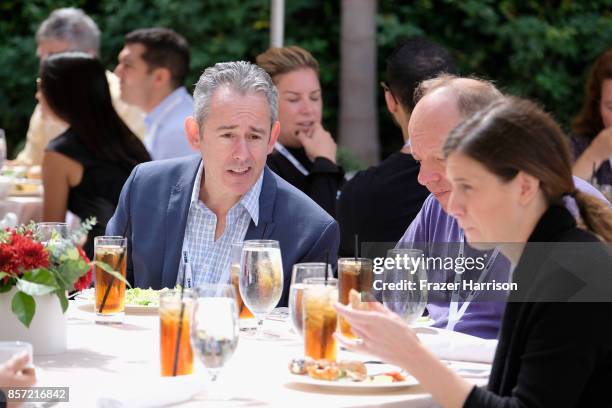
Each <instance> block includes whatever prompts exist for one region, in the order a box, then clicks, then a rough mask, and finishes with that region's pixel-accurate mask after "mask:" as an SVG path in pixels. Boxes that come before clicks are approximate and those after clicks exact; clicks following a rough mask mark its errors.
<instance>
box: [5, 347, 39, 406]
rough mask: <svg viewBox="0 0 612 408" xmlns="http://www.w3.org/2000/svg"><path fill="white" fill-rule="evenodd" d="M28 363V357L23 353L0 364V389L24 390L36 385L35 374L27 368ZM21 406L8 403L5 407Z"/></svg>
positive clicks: (30, 368)
mask: <svg viewBox="0 0 612 408" xmlns="http://www.w3.org/2000/svg"><path fill="white" fill-rule="evenodd" d="M29 363H30V356H29V355H28V354H27V353H23V354H21V355H18V356H15V357H13V358H11V359H10V360H8V361H7V362H5V363H2V364H0V387H2V388H24V387H31V386H33V385H34V384H36V372H35V370H34V368H32V367H28V365H29ZM21 405H22V404H21V403H19V402H17V403H14V402H9V403H8V405H7V407H8V408H18V407H20V406H21Z"/></svg>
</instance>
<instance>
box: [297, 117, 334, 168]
mask: <svg viewBox="0 0 612 408" xmlns="http://www.w3.org/2000/svg"><path fill="white" fill-rule="evenodd" d="M297 137H298V139H299V140H300V143H302V146H304V151H305V152H306V156H308V158H309V159H310V161H314V160H315V159H316V158H317V157H325V158H326V159H328V160H330V161H331V162H333V163H336V150H337V146H336V142H334V139H333V138H332V137H331V134H330V133H329V132H328V131H326V130H325V129H323V126H321V124H320V123H316V124H315V125H314V129H313V131H312V133H310V134H307V133H304V132H297Z"/></svg>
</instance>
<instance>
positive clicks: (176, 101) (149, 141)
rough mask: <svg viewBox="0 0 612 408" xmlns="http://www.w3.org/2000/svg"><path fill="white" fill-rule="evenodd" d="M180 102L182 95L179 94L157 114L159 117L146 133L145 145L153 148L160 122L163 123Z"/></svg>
mask: <svg viewBox="0 0 612 408" xmlns="http://www.w3.org/2000/svg"><path fill="white" fill-rule="evenodd" d="M180 102H181V98H180V95H178V94H177V95H176V97H175V98H174V99H173V100H171V101H170V102H169V103H168V105H166V107H165V108H164V109H163V110H162V111H161V112H160V113H159V115H158V116H157V119H156V120H155V121H154V122H153V123H152V124H151V127H149V130H148V131H147V133H146V135H145V145H146V146H147V148H149V149H151V148H152V147H153V138H154V137H155V135H156V133H157V128H159V124H160V123H161V121H162V120H163V119H164V117H165V116H166V115H168V113H170V111H171V110H172V109H174V108H175V107H176V106H177V105H178V104H179V103H180Z"/></svg>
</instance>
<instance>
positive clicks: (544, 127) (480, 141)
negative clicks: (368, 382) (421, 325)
mask: <svg viewBox="0 0 612 408" xmlns="http://www.w3.org/2000/svg"><path fill="white" fill-rule="evenodd" d="M444 150H445V154H446V157H447V172H448V176H449V180H450V181H451V183H452V193H451V197H450V201H449V203H448V208H449V211H450V212H451V214H452V215H453V216H455V217H456V218H457V220H458V222H459V224H460V226H461V227H462V228H463V230H464V231H465V236H466V238H467V240H468V242H469V243H470V244H471V245H474V246H476V247H479V248H491V247H492V246H495V245H497V246H498V247H499V248H500V250H501V252H502V253H503V254H504V255H505V256H506V257H508V259H509V260H510V262H511V263H512V265H513V268H514V270H513V273H512V282H513V283H516V285H517V289H516V290H513V291H511V292H510V295H509V299H508V303H507V306H506V311H505V314H504V318H503V323H502V328H501V332H500V337H499V343H498V346H497V350H496V353H495V358H494V362H493V368H492V370H491V375H490V378H489V385H488V388H487V389H483V388H478V387H475V386H473V385H471V384H470V383H469V382H468V381H466V380H465V379H463V378H461V377H459V376H458V375H457V374H456V373H455V372H454V371H452V370H451V369H449V368H448V367H447V366H446V365H445V364H444V363H442V362H441V361H440V360H438V359H437V358H436V357H435V356H434V355H433V354H432V353H431V352H430V351H429V350H428V349H427V348H426V347H425V346H423V345H422V344H421V343H420V342H419V340H418V339H417V337H416V335H415V333H414V331H413V330H411V329H410V328H409V327H408V326H407V325H406V324H405V323H404V322H403V321H402V320H401V318H400V317H399V316H397V315H394V314H393V313H391V312H390V311H388V310H387V309H385V308H384V307H382V306H381V305H378V304H373V305H372V306H371V309H372V310H371V311H355V310H352V309H350V308H347V307H344V306H342V305H337V306H336V307H337V309H338V311H339V313H340V314H342V315H343V316H345V317H346V318H347V319H348V320H349V322H350V323H351V325H352V327H353V330H354V331H355V332H356V334H357V335H358V336H360V337H361V338H362V339H363V341H362V342H359V343H357V342H351V341H347V340H343V339H342V338H340V341H341V342H342V343H343V344H345V345H346V346H347V347H349V348H352V349H356V350H359V351H364V352H366V353H368V354H373V355H378V356H380V358H382V359H383V360H387V361H389V362H391V363H393V364H397V365H399V366H401V367H403V368H405V369H406V370H408V371H409V372H410V373H411V374H412V375H414V376H415V377H416V378H417V379H418V380H419V381H420V383H421V384H422V385H423V386H424V388H425V389H427V390H428V391H429V392H431V393H432V395H433V397H434V399H435V400H437V402H438V403H439V404H440V405H442V406H444V407H460V406H465V407H575V406H584V407H592V406H602V404H605V402H606V401H608V400H609V392H610V391H609V388H610V384H612V328H611V327H610V316H611V315H612V282H611V280H612V274H611V273H610V271H612V258H611V252H610V248H609V246H608V245H607V244H605V243H603V242H601V241H599V239H598V236H599V238H601V239H603V240H604V241H605V242H609V241H610V240H612V211H611V210H610V209H609V208H607V207H606V206H605V205H604V204H602V203H600V202H598V200H597V199H595V198H594V197H591V196H589V195H587V194H585V193H581V192H577V191H576V189H575V187H574V183H573V180H572V173H571V164H570V152H569V146H568V144H567V142H566V140H565V138H564V136H563V134H562V132H561V130H560V128H559V127H558V126H557V125H556V124H555V122H554V121H553V120H552V119H551V118H550V117H549V116H548V115H546V114H545V113H544V112H542V111H541V110H539V109H538V108H537V107H536V106H535V105H533V104H532V103H530V102H527V101H522V100H518V99H512V98H508V99H506V98H505V99H502V100H500V101H498V102H495V103H493V104H492V105H490V106H489V107H488V108H485V109H484V110H482V111H481V112H479V113H478V114H476V115H475V116H473V117H472V118H470V119H468V120H466V121H465V122H463V123H462V124H460V125H459V126H458V127H457V128H456V129H454V130H453V132H452V133H451V135H450V136H449V138H448V139H447V141H446V144H445V147H444ZM566 195H570V196H571V197H573V198H574V199H575V200H576V203H577V205H578V208H579V209H580V214H581V218H582V221H581V222H582V223H584V229H583V228H578V227H577V226H576V222H575V221H574V218H573V217H572V215H571V214H570V213H569V212H568V211H567V210H566V209H565V208H564V206H563V205H562V203H561V200H562V198H563V197H564V196H566ZM497 243H499V244H497ZM587 302H590V303H587Z"/></svg>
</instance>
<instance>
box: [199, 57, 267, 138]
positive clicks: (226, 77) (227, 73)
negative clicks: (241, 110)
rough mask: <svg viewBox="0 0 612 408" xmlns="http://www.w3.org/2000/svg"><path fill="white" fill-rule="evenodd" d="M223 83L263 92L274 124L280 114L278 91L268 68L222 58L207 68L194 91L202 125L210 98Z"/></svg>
mask: <svg viewBox="0 0 612 408" xmlns="http://www.w3.org/2000/svg"><path fill="white" fill-rule="evenodd" d="M221 87H228V88H230V89H232V90H234V91H236V92H240V93H241V94H243V95H245V94H247V93H254V92H261V93H262V94H263V96H265V97H266V99H267V100H268V105H270V120H271V122H270V123H271V124H274V122H276V118H277V117H278V93H277V91H276V86H274V83H273V82H272V78H270V75H268V73H267V72H266V71H264V70H263V69H262V68H260V67H258V66H257V65H255V64H251V63H250V62H247V61H234V62H219V63H217V64H215V65H214V66H212V67H208V68H206V69H205V70H204V73H203V74H202V76H200V79H199V80H198V83H197V84H196V87H195V91H194V92H193V101H194V111H195V118H196V121H197V122H198V125H199V126H200V128H201V127H202V124H203V123H204V121H205V120H206V118H207V116H208V112H209V110H210V100H211V99H212V97H213V95H214V94H215V92H216V91H217V89H219V88H221Z"/></svg>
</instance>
